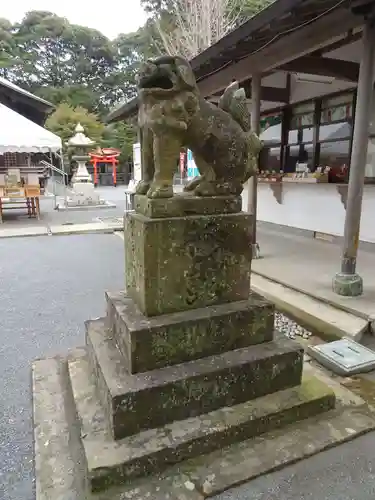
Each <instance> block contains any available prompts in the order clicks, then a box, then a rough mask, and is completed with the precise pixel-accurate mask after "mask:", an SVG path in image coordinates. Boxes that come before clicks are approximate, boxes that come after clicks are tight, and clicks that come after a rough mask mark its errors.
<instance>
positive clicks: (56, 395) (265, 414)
mask: <svg viewBox="0 0 375 500" xmlns="http://www.w3.org/2000/svg"><path fill="white" fill-rule="evenodd" d="M33 401H34V426H35V447H36V477H37V480H36V482H37V485H36V486H37V492H38V493H37V500H42V499H44V498H77V499H78V498H87V499H91V498H92V497H91V493H90V492H91V491H102V492H103V495H104V496H103V497H102V496H100V497H99V498H100V499H101V500H103V499H106V500H107V499H112V500H113V499H115V498H116V500H117V498H118V499H120V498H130V499H134V500H140V499H142V500H143V498H148V496H147V495H146V493H147V492H149V491H155V492H157V491H158V490H157V489H156V490H152V489H151V490H147V489H144V488H142V489H137V486H136V485H135V486H131V485H129V486H127V487H126V485H127V484H128V483H129V482H130V481H132V480H134V479H136V478H137V477H141V476H147V475H149V474H153V473H157V472H161V471H164V470H165V469H167V468H168V467H170V466H172V465H173V464H176V463H179V462H181V461H184V460H186V459H192V458H194V457H197V456H200V457H201V458H200V459H199V461H198V462H197V463H196V464H197V465H195V462H191V463H189V464H187V465H186V471H190V473H191V474H192V475H191V477H190V478H189V479H190V484H193V488H191V489H190V491H191V492H193V491H196V495H197V496H196V497H194V496H190V494H189V495H188V496H187V497H185V496H176V497H173V496H172V497H171V498H172V499H175V500H177V498H178V499H181V498H186V500H192V499H193V498H194V499H195V498H197V499H198V498H200V496H199V495H198V493H199V491H197V490H196V489H195V484H200V483H199V480H200V477H202V475H203V474H204V472H205V470H207V469H203V468H202V464H203V463H206V462H204V456H203V455H204V454H206V453H211V452H213V451H215V450H218V449H222V448H225V447H227V446H230V445H232V444H234V443H240V442H242V441H244V440H246V439H249V438H253V437H255V436H259V435H262V434H264V433H266V432H270V431H272V430H275V429H279V428H281V427H283V426H285V425H286V424H291V423H293V422H297V421H301V420H303V419H306V418H308V417H312V416H314V415H319V414H321V413H324V412H326V411H327V410H330V409H332V408H333V407H334V405H335V395H334V393H333V391H332V390H331V389H330V388H328V387H327V386H326V385H325V384H324V383H322V382H320V381H319V380H317V379H315V378H314V377H311V376H306V377H305V378H304V379H303V381H302V384H301V385H298V386H296V387H293V388H289V389H286V390H283V391H279V392H277V393H276V394H273V395H267V396H263V397H260V398H258V399H256V400H253V401H248V402H244V403H241V404H239V405H235V406H234V407H232V408H222V409H220V410H215V411H212V412H209V413H206V414H203V415H200V416H197V417H193V418H190V419H187V420H184V421H182V422H172V423H170V424H167V425H165V426H163V427H159V428H156V429H151V430H148V431H145V432H140V433H138V434H136V435H134V436H130V437H128V438H126V439H123V440H121V441H116V442H115V441H114V440H113V438H112V436H111V433H110V431H109V429H108V427H107V417H106V413H105V411H104V409H103V406H102V404H101V402H100V400H99V399H98V398H97V393H96V386H95V375H94V374H93V372H92V371H91V365H90V363H89V360H88V356H87V350H86V349H85V348H82V349H77V350H75V351H73V352H72V353H71V354H70V355H69V356H68V357H67V358H61V357H60V358H51V359H46V360H39V361H37V362H35V363H34V365H33ZM363 418H364V417H363ZM363 418H362V420H361V418H360V415H358V419H357V420H356V421H353V422H352V423H351V425H350V426H348V423H346V429H348V427H350V431H351V432H352V433H354V432H355V431H353V429H355V428H356V426H357V422H358V426H359V427H361V429H363V425H366V426H367V427H370V428H371V426H374V425H375V421H374V420H372V421H371V419H369V418H367V420H366V421H365V422H364V420H363ZM318 427H320V428H324V429H325V427H324V420H323V422H322V423H321V424H319V425H318ZM331 427H332V425H331ZM329 428H330V427H329ZM344 430H345V429H344ZM284 432H288V431H287V430H285V431H283V433H284ZM291 432H292V434H293V432H294V431H293V427H292V428H291ZM338 435H339V436H340V438H341V436H342V435H343V434H342V433H340V432H339V433H338ZM336 438H337V432H336ZM311 439H313V438H312V437H311ZM311 439H309V436H308V435H306V436H305V438H304V440H303V446H311V444H310V443H311ZM326 439H328V435H327V433H326ZM314 444H315V443H314ZM248 446H249V451H251V450H252V447H253V445H252V444H251V443H250V444H249V445H248ZM258 448H259V447H258ZM258 448H257V454H260V456H262V460H263V461H266V460H268V461H269V462H270V463H271V462H272V464H273V463H274V460H273V456H274V454H275V453H278V452H280V453H284V451H285V450H284V448H283V447H281V448H279V445H278V446H277V447H276V448H274V449H273V450H272V447H271V449H270V450H269V452H268V453H267V456H265V455H264V453H263V452H262V451H261V449H258ZM228 450H230V448H229V449H228ZM228 450H227V451H226V453H227V454H228ZM258 456H259V455H258ZM209 460H211V461H213V463H214V458H209ZM277 460H279V458H278V459H277ZM202 461H203V462H202ZM52 463H54V464H55V466H54V467H52V468H51V464H52ZM219 463H221V462H220V461H219ZM280 463H282V462H280ZM184 467H185V466H184V465H183V464H182V465H181V467H180V470H182V471H183V470H185V469H184ZM269 467H270V466H269ZM239 470H241V473H243V468H242V469H241V468H240V469H239ZM238 472H239V471H238ZM248 473H250V470H249V471H248ZM187 474H189V472H187ZM199 474H200V476H199ZM237 476H238V474H237ZM218 479H219V477H218V478H217V480H218ZM192 480H193V481H194V482H193V483H191V481H192ZM186 481H187V479H186ZM222 483H223V481H222V482H221V484H222ZM146 484H147V483H146ZM152 484H153V481H152V480H151V483H150V485H152ZM115 485H123V487H124V488H125V489H124V490H121V491H123V492H125V497H123V496H121V497H120V496H118V497H117V496H115V495H116V491H120V490H112V489H110V488H111V487H113V486H115ZM150 488H151V486H150ZM106 490H108V496H106V494H105V491H106ZM142 491H143V492H144V493H145V496H144V497H142V496H139V495H138V493H139V492H142ZM73 493H74V494H73ZM169 493H171V491H168V494H169ZM179 494H182V491H180V492H179ZM199 494H200V493H199ZM59 495H60V496H59ZM128 495H130V496H128ZM137 495H138V496H137ZM93 498H94V497H93ZM95 498H96V497H95ZM149 498H154V499H159V496H158V495H156V496H150V497H149ZM161 498H163V499H164V498H166V497H160V499H161Z"/></svg>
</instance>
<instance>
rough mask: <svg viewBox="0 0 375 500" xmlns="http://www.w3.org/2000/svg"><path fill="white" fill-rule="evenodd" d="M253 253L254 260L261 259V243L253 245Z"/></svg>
mask: <svg viewBox="0 0 375 500" xmlns="http://www.w3.org/2000/svg"><path fill="white" fill-rule="evenodd" d="M251 252H252V258H253V259H260V247H259V243H252V245H251Z"/></svg>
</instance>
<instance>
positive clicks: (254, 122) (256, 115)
mask: <svg viewBox="0 0 375 500" xmlns="http://www.w3.org/2000/svg"><path fill="white" fill-rule="evenodd" d="M260 89H261V77H260V75H253V76H252V79H251V130H252V131H253V132H255V133H256V134H258V135H259V132H260ZM257 190H258V178H257V174H255V175H253V176H252V177H251V178H250V179H249V182H248V194H247V196H248V198H247V211H248V212H249V213H251V214H253V216H254V222H253V232H252V250H253V259H257V258H258V257H259V244H258V242H257V229H256V221H257V198H258V196H257V194H258V193H257Z"/></svg>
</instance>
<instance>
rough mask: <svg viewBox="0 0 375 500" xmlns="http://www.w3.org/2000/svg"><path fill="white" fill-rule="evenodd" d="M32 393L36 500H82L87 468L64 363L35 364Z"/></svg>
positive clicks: (57, 360) (59, 360)
mask: <svg viewBox="0 0 375 500" xmlns="http://www.w3.org/2000/svg"><path fill="white" fill-rule="evenodd" d="M77 353H78V350H77ZM77 353H76V354H74V353H73V357H75V356H77ZM81 353H82V351H81ZM32 389H33V423H34V448H35V477H36V484H35V491H36V499H37V500H51V499H52V498H53V499H69V500H82V499H84V498H86V491H87V489H88V484H87V470H86V469H87V468H86V460H85V452H84V449H83V446H82V442H81V438H80V423H79V420H78V418H77V414H76V408H75V404H74V399H73V393H72V387H71V383H70V377H69V373H68V364H67V360H66V359H65V358H59V357H56V358H49V359H41V360H37V361H35V362H34V363H33V365H32Z"/></svg>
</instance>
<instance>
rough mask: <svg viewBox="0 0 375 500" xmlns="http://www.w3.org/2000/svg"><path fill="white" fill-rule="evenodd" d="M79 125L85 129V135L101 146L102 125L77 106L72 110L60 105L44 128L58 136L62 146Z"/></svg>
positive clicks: (93, 115) (64, 104) (94, 117)
mask: <svg viewBox="0 0 375 500" xmlns="http://www.w3.org/2000/svg"><path fill="white" fill-rule="evenodd" d="M78 123H80V124H81V125H82V127H83V128H84V129H85V134H86V135H87V136H88V137H89V138H90V139H92V140H94V141H95V142H96V143H97V144H99V145H100V144H101V141H102V139H103V134H104V129H105V127H104V125H103V123H101V122H100V120H99V119H98V117H97V116H96V115H95V114H93V113H89V112H88V111H87V109H85V108H83V107H81V106H79V107H76V108H72V107H71V106H69V104H66V103H62V104H60V105H59V106H58V107H57V108H56V110H55V111H54V112H53V113H52V114H51V115H50V116H49V117H48V119H47V121H46V124H45V126H46V128H47V129H48V130H50V131H51V132H53V133H55V134H57V135H59V136H60V137H61V139H62V141H63V144H64V145H65V143H66V142H67V141H68V139H70V138H71V137H72V136H73V135H74V133H75V132H74V129H75V127H76V126H77V124H78Z"/></svg>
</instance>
